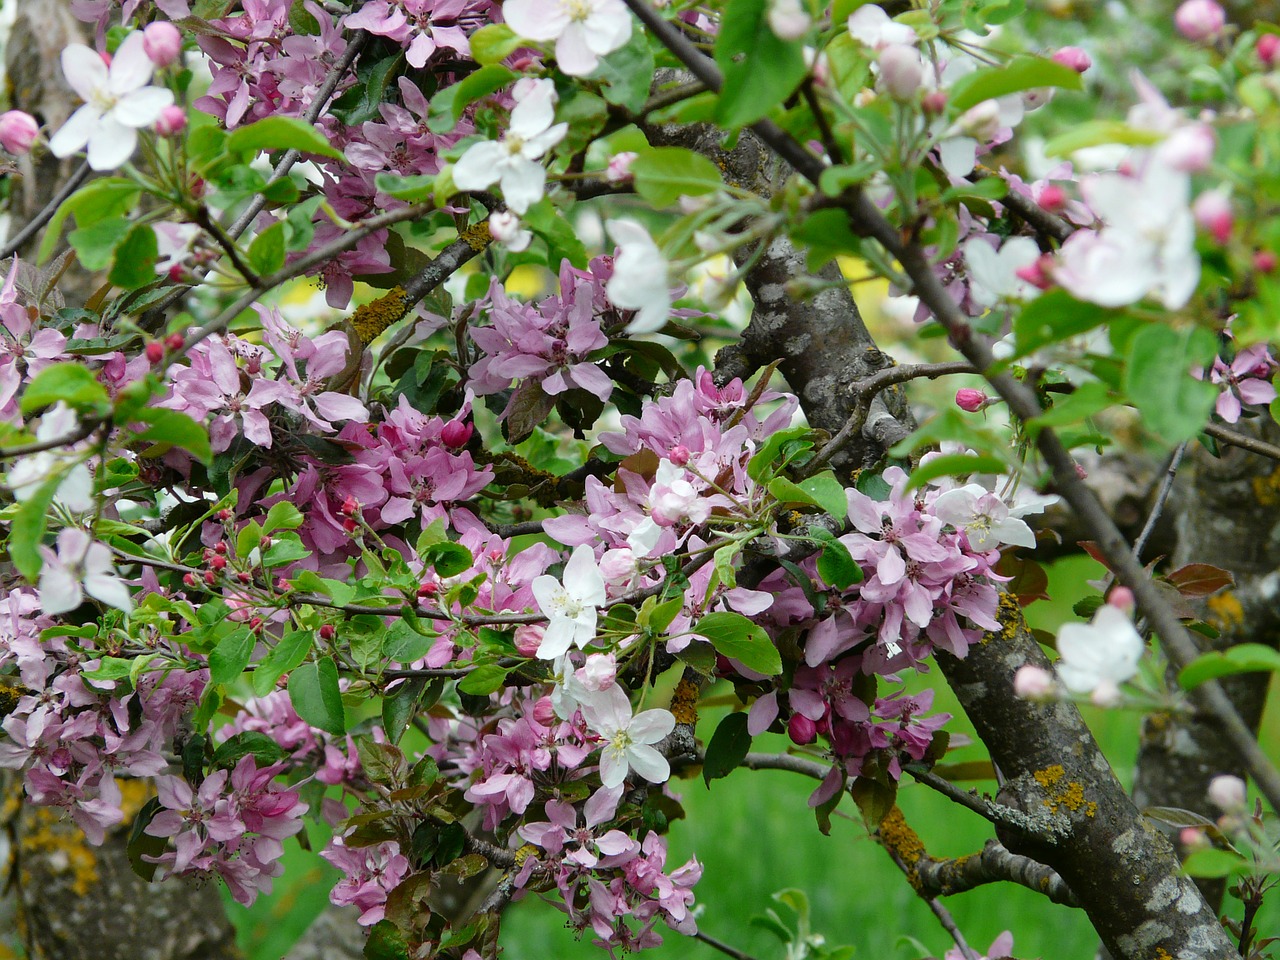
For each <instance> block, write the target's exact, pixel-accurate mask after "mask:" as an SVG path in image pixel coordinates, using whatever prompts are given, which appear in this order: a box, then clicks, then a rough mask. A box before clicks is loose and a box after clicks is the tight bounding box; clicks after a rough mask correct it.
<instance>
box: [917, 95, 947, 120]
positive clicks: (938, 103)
mask: <svg viewBox="0 0 1280 960" xmlns="http://www.w3.org/2000/svg"><path fill="white" fill-rule="evenodd" d="M920 105H921V106H922V107H924V112H925V113H931V114H933V115H934V116H937V115H938V114H940V113H942V111H944V110H946V109H947V94H946V91H945V90H930V91H929V92H928V93H926V94H925V95H924V98H923V99H922V100H921V101H920Z"/></svg>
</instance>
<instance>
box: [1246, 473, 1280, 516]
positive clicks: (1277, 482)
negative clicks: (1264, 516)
mask: <svg viewBox="0 0 1280 960" xmlns="http://www.w3.org/2000/svg"><path fill="white" fill-rule="evenodd" d="M1253 497H1254V499H1255V500H1257V501H1258V503H1260V504H1262V506H1264V507H1274V506H1275V505H1276V504H1277V503H1280V467H1276V468H1275V469H1274V470H1272V471H1271V472H1270V473H1269V474H1267V475H1266V476H1265V477H1254V478H1253Z"/></svg>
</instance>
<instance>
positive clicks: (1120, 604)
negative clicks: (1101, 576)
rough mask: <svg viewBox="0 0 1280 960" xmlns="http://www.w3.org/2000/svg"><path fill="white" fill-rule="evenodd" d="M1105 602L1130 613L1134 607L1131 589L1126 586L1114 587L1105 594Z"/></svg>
mask: <svg viewBox="0 0 1280 960" xmlns="http://www.w3.org/2000/svg"><path fill="white" fill-rule="evenodd" d="M1107 603H1108V604H1110V605H1111V606H1113V607H1115V608H1116V609H1117V610H1120V611H1122V612H1124V613H1128V614H1132V613H1133V609H1134V599H1133V591H1132V590H1130V589H1129V588H1128V587H1116V588H1115V589H1113V590H1112V591H1111V592H1110V593H1109V594H1107Z"/></svg>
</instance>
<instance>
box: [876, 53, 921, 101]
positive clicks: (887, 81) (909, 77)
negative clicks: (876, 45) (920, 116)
mask: <svg viewBox="0 0 1280 960" xmlns="http://www.w3.org/2000/svg"><path fill="white" fill-rule="evenodd" d="M880 81H881V83H882V84H883V85H884V89H885V90H886V91H888V93H889V96H891V97H893V99H895V100H910V99H911V98H912V97H914V96H915V95H916V91H917V90H919V89H920V84H921V83H922V82H923V81H924V64H923V63H921V62H920V51H918V50H917V49H916V48H915V47H908V46H906V45H905V44H901V43H895V44H894V45H892V46H889V47H885V48H884V49H883V50H881V51H880Z"/></svg>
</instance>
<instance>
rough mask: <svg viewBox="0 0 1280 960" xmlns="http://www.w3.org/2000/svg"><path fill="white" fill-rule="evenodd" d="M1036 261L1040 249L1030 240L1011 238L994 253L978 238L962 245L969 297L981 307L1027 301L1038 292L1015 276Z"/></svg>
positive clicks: (993, 250)
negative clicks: (967, 274) (967, 273)
mask: <svg viewBox="0 0 1280 960" xmlns="http://www.w3.org/2000/svg"><path fill="white" fill-rule="evenodd" d="M1038 259H1040V248H1039V247H1038V246H1036V242H1035V241H1034V240H1032V239H1031V238H1030V237H1012V238H1010V239H1009V240H1006V241H1005V243H1004V246H1002V247H1001V248H1000V249H999V250H998V251H997V250H995V249H994V248H993V247H992V246H991V244H989V243H987V242H986V241H985V240H983V239H981V238H980V237H974V238H973V239H972V240H969V241H968V242H966V243H965V245H964V262H965V265H966V266H967V267H968V269H969V295H970V296H971V297H972V298H973V302H974V303H976V304H979V305H980V306H983V307H994V306H996V305H997V304H1000V303H1007V302H1009V301H1021V300H1030V299H1032V298H1033V297H1036V296H1038V295H1039V293H1040V291H1039V290H1037V289H1036V288H1035V287H1033V286H1032V285H1031V284H1030V283H1028V282H1027V281H1026V280H1023V279H1022V278H1021V277H1020V276H1018V271H1019V270H1021V269H1022V268H1023V267H1029V266H1031V265H1032V264H1033V263H1035V262H1036V261H1037V260H1038Z"/></svg>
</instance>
